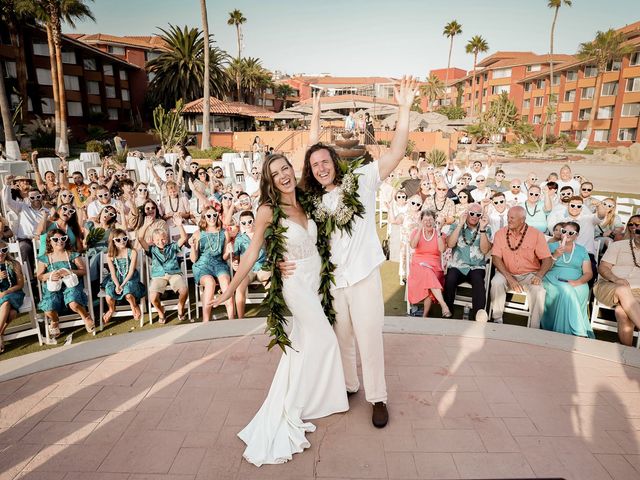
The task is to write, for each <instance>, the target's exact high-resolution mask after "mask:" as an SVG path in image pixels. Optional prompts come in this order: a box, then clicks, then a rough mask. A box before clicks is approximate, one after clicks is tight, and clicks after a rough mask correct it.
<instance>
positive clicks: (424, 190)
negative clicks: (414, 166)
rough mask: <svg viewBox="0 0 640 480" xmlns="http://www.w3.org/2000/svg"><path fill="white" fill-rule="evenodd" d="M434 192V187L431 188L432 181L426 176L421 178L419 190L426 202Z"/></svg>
mask: <svg viewBox="0 0 640 480" xmlns="http://www.w3.org/2000/svg"><path fill="white" fill-rule="evenodd" d="M433 193H434V192H433V188H431V182H430V181H429V180H428V179H426V178H423V179H422V180H420V190H418V195H420V198H421V199H422V201H423V202H424V201H425V200H426V199H427V198H428V197H430V196H431V195H433Z"/></svg>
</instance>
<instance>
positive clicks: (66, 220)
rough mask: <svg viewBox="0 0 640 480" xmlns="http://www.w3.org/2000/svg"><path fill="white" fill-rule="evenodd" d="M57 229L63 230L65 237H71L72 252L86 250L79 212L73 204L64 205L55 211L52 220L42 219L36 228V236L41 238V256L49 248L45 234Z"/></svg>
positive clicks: (44, 217)
mask: <svg viewBox="0 0 640 480" xmlns="http://www.w3.org/2000/svg"><path fill="white" fill-rule="evenodd" d="M55 229H57V230H62V231H63V232H65V235H68V236H69V245H70V246H71V250H73V251H75V252H82V250H83V249H84V235H83V234H82V229H81V228H80V221H79V220H78V212H77V210H76V207H74V206H73V204H71V203H65V204H62V205H60V206H59V207H58V209H57V210H55V212H54V213H53V215H51V217H50V218H47V217H46V215H45V216H43V217H42V220H41V221H40V223H39V224H38V226H37V227H36V231H35V235H39V236H40V249H39V255H44V253H45V250H46V248H47V243H46V239H45V235H43V234H46V233H48V232H50V231H52V230H55Z"/></svg>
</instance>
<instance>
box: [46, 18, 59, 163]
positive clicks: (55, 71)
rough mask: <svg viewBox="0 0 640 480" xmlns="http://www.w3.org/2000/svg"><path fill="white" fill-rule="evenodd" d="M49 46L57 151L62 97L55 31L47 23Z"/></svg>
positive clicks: (56, 148)
mask: <svg viewBox="0 0 640 480" xmlns="http://www.w3.org/2000/svg"><path fill="white" fill-rule="evenodd" d="M46 29H47V44H48V46H49V64H50V65H51V85H52V86H51V89H52V90H53V110H54V116H55V129H56V142H55V145H54V147H55V151H56V152H57V151H58V150H59V147H60V96H59V94H58V92H59V90H58V63H57V62H56V49H55V46H54V44H53V29H52V28H51V25H50V24H48V23H47V25H46Z"/></svg>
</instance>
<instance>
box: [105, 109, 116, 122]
mask: <svg viewBox="0 0 640 480" xmlns="http://www.w3.org/2000/svg"><path fill="white" fill-rule="evenodd" d="M107 114H108V115H109V120H118V109H117V108H108V109H107Z"/></svg>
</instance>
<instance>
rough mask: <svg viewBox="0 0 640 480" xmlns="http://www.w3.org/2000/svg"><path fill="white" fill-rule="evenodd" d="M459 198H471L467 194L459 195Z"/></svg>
mask: <svg viewBox="0 0 640 480" xmlns="http://www.w3.org/2000/svg"><path fill="white" fill-rule="evenodd" d="M458 198H459V199H460V200H466V199H467V198H469V197H468V196H467V195H458Z"/></svg>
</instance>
